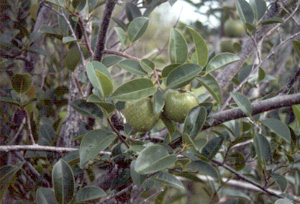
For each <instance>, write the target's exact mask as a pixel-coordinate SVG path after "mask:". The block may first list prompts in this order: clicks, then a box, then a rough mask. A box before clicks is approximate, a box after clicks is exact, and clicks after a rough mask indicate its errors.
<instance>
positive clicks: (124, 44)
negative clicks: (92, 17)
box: [114, 27, 127, 47]
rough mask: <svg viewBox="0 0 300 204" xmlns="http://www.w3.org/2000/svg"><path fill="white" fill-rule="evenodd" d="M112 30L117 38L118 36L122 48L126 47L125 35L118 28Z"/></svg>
mask: <svg viewBox="0 0 300 204" xmlns="http://www.w3.org/2000/svg"><path fill="white" fill-rule="evenodd" d="M114 29H115V31H116V33H117V36H118V38H119V40H120V41H121V43H122V45H123V47H126V45H127V34H126V33H125V31H124V30H123V29H122V28H120V27H115V28H114Z"/></svg>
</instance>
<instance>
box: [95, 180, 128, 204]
mask: <svg viewBox="0 0 300 204" xmlns="http://www.w3.org/2000/svg"><path fill="white" fill-rule="evenodd" d="M132 187H133V184H130V185H129V186H127V187H126V188H124V189H123V190H121V191H119V192H117V193H114V194H111V195H109V196H107V197H106V198H105V199H104V200H102V201H101V202H100V203H99V204H104V203H106V202H107V201H109V200H111V199H113V198H115V197H117V196H119V195H122V194H123V193H124V192H126V191H128V190H129V189H130V188H132Z"/></svg>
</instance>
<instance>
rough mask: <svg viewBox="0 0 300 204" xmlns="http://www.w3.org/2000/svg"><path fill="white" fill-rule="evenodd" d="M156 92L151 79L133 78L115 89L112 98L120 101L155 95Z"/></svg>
mask: <svg viewBox="0 0 300 204" xmlns="http://www.w3.org/2000/svg"><path fill="white" fill-rule="evenodd" d="M155 92H156V88H155V87H154V85H153V83H152V81H151V80H150V79H144V78H139V79H133V80H131V81H129V82H127V83H125V84H123V85H121V86H120V87H119V88H117V89H116V90H115V92H114V93H113V94H112V96H111V99H113V100H119V101H132V100H138V99H142V98H145V97H147V96H150V95H153V94H154V93H155Z"/></svg>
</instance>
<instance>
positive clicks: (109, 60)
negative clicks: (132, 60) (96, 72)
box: [102, 55, 123, 67]
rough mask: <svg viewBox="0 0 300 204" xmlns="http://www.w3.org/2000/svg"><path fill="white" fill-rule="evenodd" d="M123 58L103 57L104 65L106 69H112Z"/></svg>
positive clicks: (114, 56) (115, 56)
mask: <svg viewBox="0 0 300 204" xmlns="http://www.w3.org/2000/svg"><path fill="white" fill-rule="evenodd" d="M122 59H123V58H122V57H120V56H117V55H111V56H105V57H103V60H102V64H103V65H104V66H105V67H110V66H112V65H114V64H116V63H118V62H120V61H121V60H122Z"/></svg>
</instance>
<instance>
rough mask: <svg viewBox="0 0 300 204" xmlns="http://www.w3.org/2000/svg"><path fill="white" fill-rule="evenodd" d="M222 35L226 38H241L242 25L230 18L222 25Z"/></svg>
mask: <svg viewBox="0 0 300 204" xmlns="http://www.w3.org/2000/svg"><path fill="white" fill-rule="evenodd" d="M224 33H225V34H226V35H227V36H228V37H241V36H242V35H243V33H244V24H243V23H242V22H241V21H240V20H233V19H231V18H230V19H228V20H227V21H226V22H225V23H224Z"/></svg>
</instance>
